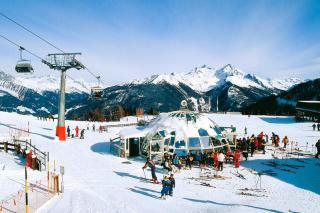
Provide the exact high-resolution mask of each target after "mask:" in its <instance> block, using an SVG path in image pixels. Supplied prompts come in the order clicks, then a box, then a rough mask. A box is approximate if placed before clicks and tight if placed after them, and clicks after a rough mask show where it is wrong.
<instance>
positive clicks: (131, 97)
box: [69, 64, 302, 116]
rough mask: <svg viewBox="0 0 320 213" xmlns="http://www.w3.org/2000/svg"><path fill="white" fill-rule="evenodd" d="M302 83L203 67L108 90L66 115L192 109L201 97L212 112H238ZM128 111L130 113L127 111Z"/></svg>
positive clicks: (229, 68)
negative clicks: (117, 109) (183, 104)
mask: <svg viewBox="0 0 320 213" xmlns="http://www.w3.org/2000/svg"><path fill="white" fill-rule="evenodd" d="M300 82H302V80H300V79H297V78H292V79H284V80H279V79H277V80H271V79H263V78H261V77H258V76H256V75H253V74H246V73H244V72H243V71H242V70H240V69H238V68H235V67H234V66H232V65H230V64H228V65H226V66H224V67H222V68H220V69H215V68H210V67H208V66H206V65H204V66H202V67H196V68H194V69H193V70H191V71H189V72H185V73H178V74H175V73H171V74H160V75H152V76H150V77H148V78H145V79H142V80H139V79H138V80H133V81H129V82H127V83H122V84H119V85H115V86H111V87H108V88H106V89H105V90H104V96H103V98H102V100H99V101H94V102H87V103H85V104H83V105H82V106H81V107H79V108H77V109H74V110H70V111H69V115H76V116H81V115H83V114H85V113H87V112H89V111H92V110H94V109H96V108H100V109H105V111H109V109H110V108H112V107H113V106H116V105H121V106H122V107H125V108H127V109H132V108H137V107H143V108H144V109H145V111H147V112H148V111H152V110H153V109H157V110H159V111H161V112H163V111H171V110H177V109H178V108H179V106H180V102H181V101H182V100H187V101H188V103H189V105H190V106H191V107H194V108H196V106H197V105H198V103H197V102H198V100H199V98H201V97H204V98H205V99H206V101H207V103H208V102H209V100H212V101H211V104H210V105H211V109H216V108H217V105H216V99H217V98H218V99H219V103H218V107H219V110H221V111H239V110H240V109H241V108H242V107H244V106H248V105H250V104H252V103H254V102H256V101H257V100H259V99H261V98H263V97H267V96H270V95H273V94H279V93H281V92H283V91H286V90H288V89H289V88H291V87H293V86H294V85H296V84H298V83H300ZM129 111H130V110H129Z"/></svg>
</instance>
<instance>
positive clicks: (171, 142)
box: [169, 137, 174, 146]
mask: <svg viewBox="0 0 320 213" xmlns="http://www.w3.org/2000/svg"><path fill="white" fill-rule="evenodd" d="M169 145H170V146H173V145H174V137H171V138H170V144H169Z"/></svg>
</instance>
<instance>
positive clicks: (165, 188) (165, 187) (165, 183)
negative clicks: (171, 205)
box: [160, 176, 171, 200]
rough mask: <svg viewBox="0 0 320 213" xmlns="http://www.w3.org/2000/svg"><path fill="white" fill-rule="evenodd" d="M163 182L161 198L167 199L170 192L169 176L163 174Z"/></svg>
mask: <svg viewBox="0 0 320 213" xmlns="http://www.w3.org/2000/svg"><path fill="white" fill-rule="evenodd" d="M161 182H162V190H161V197H160V199H161V200H165V199H166V196H167V195H168V194H169V190H170V185H171V182H170V180H169V178H168V177H167V176H163V180H162V181H161Z"/></svg>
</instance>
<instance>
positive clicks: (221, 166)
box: [218, 150, 225, 171]
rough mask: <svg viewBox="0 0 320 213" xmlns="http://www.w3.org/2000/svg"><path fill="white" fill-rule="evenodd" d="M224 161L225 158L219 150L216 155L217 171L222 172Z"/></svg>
mask: <svg viewBox="0 0 320 213" xmlns="http://www.w3.org/2000/svg"><path fill="white" fill-rule="evenodd" d="M224 159H225V156H224V154H223V153H222V150H220V153H219V155H218V160H219V167H218V170H219V171H222V170H223V161H224Z"/></svg>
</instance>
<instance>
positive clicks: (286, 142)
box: [282, 136, 289, 148]
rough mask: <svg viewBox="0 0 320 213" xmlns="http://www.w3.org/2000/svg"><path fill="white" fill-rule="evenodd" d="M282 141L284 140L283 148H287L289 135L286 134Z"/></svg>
mask: <svg viewBox="0 0 320 213" xmlns="http://www.w3.org/2000/svg"><path fill="white" fill-rule="evenodd" d="M282 142H283V148H286V147H287V144H288V143H289V139H288V137H287V136H284V138H283V140H282Z"/></svg>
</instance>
